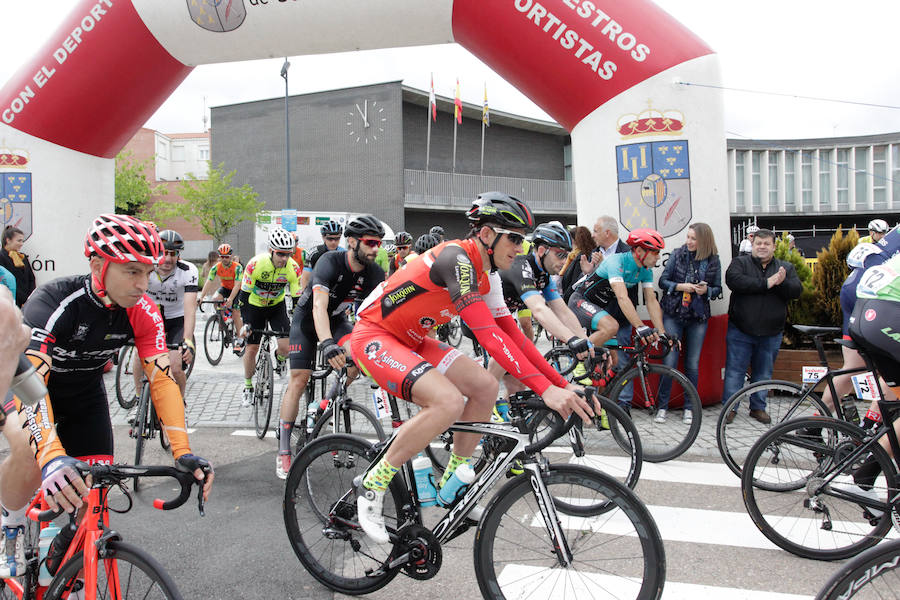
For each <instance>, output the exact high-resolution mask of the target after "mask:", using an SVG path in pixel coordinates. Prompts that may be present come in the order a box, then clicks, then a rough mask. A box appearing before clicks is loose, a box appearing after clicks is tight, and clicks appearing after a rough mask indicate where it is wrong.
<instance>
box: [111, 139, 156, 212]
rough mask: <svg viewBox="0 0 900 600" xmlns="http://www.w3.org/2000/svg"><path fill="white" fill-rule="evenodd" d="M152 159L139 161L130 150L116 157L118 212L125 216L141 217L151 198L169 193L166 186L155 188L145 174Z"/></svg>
mask: <svg viewBox="0 0 900 600" xmlns="http://www.w3.org/2000/svg"><path fill="white" fill-rule="evenodd" d="M152 163H153V160H152V159H149V158H148V159H147V160H144V161H139V160H137V159H135V158H134V155H133V154H132V153H131V151H130V150H123V151H122V152H119V154H118V155H116V212H117V213H119V214H124V215H140V214H141V212H142V211H143V210H144V209H145V207H146V206H147V202H149V200H150V197H151V196H158V195H164V194H166V193H167V191H166V188H165V186H162V185H159V186H156V187H153V186H151V185H150V181H149V180H148V179H147V176H146V175H145V174H144V172H145V171H146V169H147V168H148V167H149V166H151V165H152Z"/></svg>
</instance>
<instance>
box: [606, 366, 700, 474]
mask: <svg viewBox="0 0 900 600" xmlns="http://www.w3.org/2000/svg"><path fill="white" fill-rule="evenodd" d="M661 377H671V378H672V393H671V395H670V397H669V407H673V406H680V407H683V406H689V407H690V409H691V421H690V423H685V422H684V419H683V418H682V416H683V413H682V412H681V411H677V412H673V411H672V410H671V408H668V409H667V414H666V416H665V417H664V418H658V417H660V415H659V410H658V409H659V407H658V406H657V404H656V401H657V393H656V390H657V388H658V386H659V380H660V378H661ZM628 385H634V396H635V400H634V401H633V402H634V403H637V402H638V395H639V394H640V395H642V396H643V401H644V404H645V406H638V405H637V404H635V405H634V406H632V407H630V410H631V412H630V416H631V420H632V422H634V425H635V427H636V428H637V431H638V434H640V436H641V445H642V446H643V450H644V460H646V461H647V462H663V461H667V460H672V459H673V458H677V457H679V456H681V455H682V454H684V453H685V452H686V451H687V449H688V448H690V447H691V444H693V443H694V440H696V439H697V435H698V434H699V433H700V424H701V420H702V419H703V407H702V405H701V403H700V395H699V394H697V388H695V387H694V384H692V383H691V382H690V380H689V379H688V378H687V377H685V376H684V375H683V374H682V373H681V372H680V371H677V370H675V369H673V368H672V367H667V366H666V365H657V364H649V363H648V364H644V365H643V367H641V366H637V367H634V368H632V369H629V370H628V371H626V372H625V373H624V375H619V376H618V377H616V379H615V382H614V383H613V386H612V389H610V390H609V397H610V399H611V400H612V401H613V402H615V403H616V404H617V405H619V406H621V405H622V403H621V402H620V400H619V397H620V396H621V394H622V391H623V390H624V389H625V386H628ZM610 426H611V427H612V423H610ZM612 431H613V434H614V435H616V436H617V438H618V439H623V438H622V437H621V436H622V430H621V429H620V428H619V427H615V428H613V430H612Z"/></svg>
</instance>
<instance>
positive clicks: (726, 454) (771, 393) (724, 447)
mask: <svg viewBox="0 0 900 600" xmlns="http://www.w3.org/2000/svg"><path fill="white" fill-rule="evenodd" d="M803 393H804V392H803V388H802V387H800V386H799V385H797V384H796V383H791V382H790V381H778V380H774V379H772V380H768V381H757V382H756V383H752V384H750V385H748V386H745V387H743V388H741V389H740V390H738V391H737V392H736V393H735V394H734V395H733V396H732V397H731V398H729V399H728V400H726V401H725V404H724V405H723V406H722V411H721V412H720V413H719V421H718V423H717V425H716V444H717V445H718V446H719V454H721V455H722V460H724V461H725V464H726V465H727V466H728V468H729V469H731V472H732V473H734V474H735V475H737V476H738V477H740V476H741V471H742V470H743V468H744V461H745V460H746V458H747V454H748V453H749V452H750V448H751V447H752V446H753V444H754V443H755V442H756V440H758V439H759V438H760V437H761V436H762V435H763V434H764V433H765V432H767V431H768V430H769V429H771V428H772V427H774V426H775V425H778V424H779V423H781V422H783V421H786V420H788V419H799V418H801V417H812V416H815V415H822V416H831V412H830V411H829V410H828V408H827V407H826V406H825V403H823V402H822V400H821V399H820V398H819V397H818V396H817V395H816V394H814V393H812V392H810V393H809V394H807V395H806V396H805V397H804V395H803ZM751 398H752V399H753V400H754V402H765V406H766V410H767V411H768V413H769V416H770V417H771V418H772V423H771V424H769V425H763V424H762V423H760V422H759V421H757V420H756V419H754V418H753V417H751V416H750V399H751ZM741 407H743V409H742V408H741ZM729 419H730V420H731V422H730V423H729Z"/></svg>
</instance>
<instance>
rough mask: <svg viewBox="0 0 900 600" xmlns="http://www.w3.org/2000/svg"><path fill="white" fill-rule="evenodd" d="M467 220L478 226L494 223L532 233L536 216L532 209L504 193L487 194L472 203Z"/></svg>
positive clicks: (481, 195)
mask: <svg viewBox="0 0 900 600" xmlns="http://www.w3.org/2000/svg"><path fill="white" fill-rule="evenodd" d="M466 218H467V219H469V220H470V221H472V222H473V223H474V224H476V225H483V224H486V223H494V224H496V225H500V226H501V227H515V228H517V229H524V230H526V231H531V230H532V229H533V228H534V215H533V214H531V209H530V208H528V206H527V205H526V204H525V203H524V202H522V201H521V200H519V199H518V198H514V197H512V196H510V195H509V194H504V193H503V192H485V193H483V194H479V195H478V197H477V198H476V199H475V201H474V202H472V208H470V209H469V210H468V211H466Z"/></svg>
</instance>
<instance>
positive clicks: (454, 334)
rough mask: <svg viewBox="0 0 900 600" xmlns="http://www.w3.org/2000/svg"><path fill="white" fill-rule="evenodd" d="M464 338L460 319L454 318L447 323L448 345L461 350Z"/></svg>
mask: <svg viewBox="0 0 900 600" xmlns="http://www.w3.org/2000/svg"><path fill="white" fill-rule="evenodd" d="M462 338H463V335H462V327H461V326H460V324H459V317H453V318H452V319H450V321H449V322H448V323H447V343H448V344H450V345H451V346H453V347H454V348H459V345H460V344H461V343H462Z"/></svg>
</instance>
